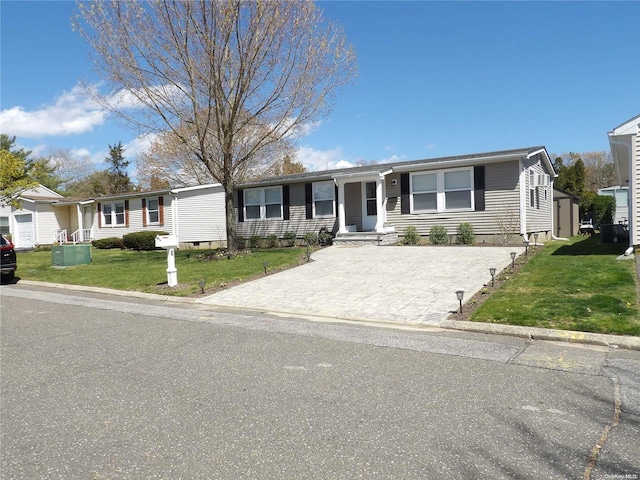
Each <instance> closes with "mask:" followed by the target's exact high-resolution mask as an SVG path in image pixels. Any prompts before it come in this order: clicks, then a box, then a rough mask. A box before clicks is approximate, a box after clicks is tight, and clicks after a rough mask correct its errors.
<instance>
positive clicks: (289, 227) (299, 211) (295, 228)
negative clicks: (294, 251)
mask: <svg viewBox="0 0 640 480" xmlns="http://www.w3.org/2000/svg"><path fill="white" fill-rule="evenodd" d="M234 201H235V206H236V207H235V210H236V219H237V218H238V192H237V191H236V192H235V198H234ZM336 201H337V199H336V198H335V195H334V202H336ZM336 208H337V205H336ZM306 212H307V210H306V203H305V183H292V184H290V185H289V215H290V216H289V220H275V219H272V220H246V219H245V221H244V222H237V223H236V234H237V235H238V236H239V237H244V238H250V237H252V236H254V235H257V236H260V237H262V238H265V237H266V236H267V235H271V234H275V235H277V236H278V238H282V236H283V235H284V233H285V232H288V231H291V232H294V233H295V235H296V237H298V238H302V237H303V236H304V234H305V233H308V232H313V233H318V232H319V231H320V229H321V228H323V227H324V228H326V229H328V230H329V231H330V232H336V231H337V230H338V225H337V223H338V222H337V218H336V217H335V216H332V217H322V218H313V219H307V218H306V215H307V214H306Z"/></svg>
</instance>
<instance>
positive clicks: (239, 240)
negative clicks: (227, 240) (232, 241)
mask: <svg viewBox="0 0 640 480" xmlns="http://www.w3.org/2000/svg"><path fill="white" fill-rule="evenodd" d="M236 244H237V247H238V248H239V249H243V248H246V246H247V239H246V238H244V237H236Z"/></svg>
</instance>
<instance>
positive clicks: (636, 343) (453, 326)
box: [439, 320, 640, 351]
mask: <svg viewBox="0 0 640 480" xmlns="http://www.w3.org/2000/svg"><path fill="white" fill-rule="evenodd" d="M439 326H440V328H446V329H449V330H462V331H465V332H477V333H494V334H499V335H510V336H513V337H521V338H529V339H531V340H550V341H554V342H568V343H583V344H587V345H601V346H604V347H613V348H624V349H626V350H639V351H640V337H631V336H625V335H608V334H604V333H590V332H577V331H571V330H556V329H551V328H538V327H520V326H517V325H501V324H496V323H481V322H464V321H459V320H443V321H442V322H440V325H439Z"/></svg>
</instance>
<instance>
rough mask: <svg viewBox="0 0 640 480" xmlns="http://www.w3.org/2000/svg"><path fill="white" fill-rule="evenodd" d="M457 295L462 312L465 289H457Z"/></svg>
mask: <svg viewBox="0 0 640 480" xmlns="http://www.w3.org/2000/svg"><path fill="white" fill-rule="evenodd" d="M456 297H457V298H458V301H459V302H460V313H462V299H463V297H464V290H456Z"/></svg>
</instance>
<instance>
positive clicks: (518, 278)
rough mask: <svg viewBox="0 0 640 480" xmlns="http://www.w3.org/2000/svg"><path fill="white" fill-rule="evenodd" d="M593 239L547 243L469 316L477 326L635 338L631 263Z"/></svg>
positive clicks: (637, 319)
mask: <svg viewBox="0 0 640 480" xmlns="http://www.w3.org/2000/svg"><path fill="white" fill-rule="evenodd" d="M599 240H600V239H599V237H598V236H594V237H590V238H584V237H575V238H572V239H571V241H570V242H551V243H549V244H548V245H547V246H545V247H544V248H543V249H542V251H541V252H539V253H538V254H537V255H535V256H534V257H533V258H532V259H531V260H530V261H529V262H528V263H527V264H526V265H524V266H523V267H522V269H521V270H520V271H519V272H518V273H517V275H514V276H512V277H511V278H510V279H508V280H507V281H505V283H504V284H503V285H502V287H501V288H500V289H499V290H498V291H497V292H495V293H494V294H493V295H491V297H490V298H489V299H487V301H486V302H484V303H483V304H482V305H481V306H480V307H479V308H478V309H477V310H476V311H475V312H474V314H473V315H472V317H471V320H472V321H477V322H489V323H503V324H510V325H524V326H531V327H543V328H559V329H563V330H578V331H583V332H598V333H612V334H621V335H640V310H639V308H638V282H637V276H636V272H635V262H634V261H633V260H623V261H621V260H616V257H617V256H618V255H620V254H621V253H622V252H623V251H624V249H625V246H624V245H619V244H605V245H601V244H600V243H599Z"/></svg>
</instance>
